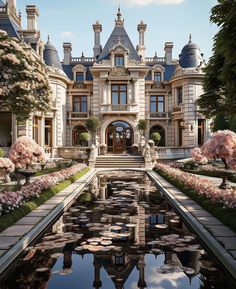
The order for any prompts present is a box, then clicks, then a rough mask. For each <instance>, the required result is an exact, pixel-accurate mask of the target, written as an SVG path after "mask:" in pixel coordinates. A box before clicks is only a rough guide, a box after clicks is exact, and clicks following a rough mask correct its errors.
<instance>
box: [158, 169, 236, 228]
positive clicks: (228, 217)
mask: <svg viewBox="0 0 236 289" xmlns="http://www.w3.org/2000/svg"><path fill="white" fill-rule="evenodd" d="M155 171H156V172H157V173H158V174H159V175H161V176H162V177H163V178H165V179H166V180H167V181H168V182H169V183H171V184H172V185H173V186H175V187H176V188H178V189H179V190H180V191H181V192H183V193H185V194H186V195H187V196H188V197H190V198H191V199H192V200H194V201H195V202H196V203H197V204H199V205H200V206H201V207H203V208H204V209H205V210H206V211H208V212H209V213H211V214H212V215H213V216H215V217H216V218H217V219H218V220H220V221H221V222H222V223H223V224H225V225H226V226H228V227H229V228H230V229H231V230H232V231H234V232H236V222H235V220H236V209H229V208H223V206H222V205H221V204H219V203H218V204H217V203H213V202H212V200H211V199H209V198H207V197H205V196H203V195H199V194H198V192H197V191H196V190H193V189H192V188H190V187H187V186H185V185H184V184H183V183H182V182H180V181H176V180H174V179H173V178H171V177H170V176H169V175H167V174H166V173H164V172H163V171H161V170H155Z"/></svg>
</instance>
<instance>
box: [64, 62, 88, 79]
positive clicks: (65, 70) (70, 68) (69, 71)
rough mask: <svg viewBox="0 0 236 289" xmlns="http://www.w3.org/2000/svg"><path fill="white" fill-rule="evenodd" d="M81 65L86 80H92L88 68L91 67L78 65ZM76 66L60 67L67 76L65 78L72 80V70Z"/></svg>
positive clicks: (84, 64) (85, 64)
mask: <svg viewBox="0 0 236 289" xmlns="http://www.w3.org/2000/svg"><path fill="white" fill-rule="evenodd" d="M80 64H81V65H83V66H84V67H85V68H86V69H87V71H86V80H93V76H92V73H91V71H90V69H89V68H90V67H92V65H90V64H88V63H80ZM76 65H77V64H70V65H65V64H63V65H62V68H63V71H64V72H65V74H66V75H67V77H68V78H69V79H70V80H73V68H74V67H75V66H76Z"/></svg>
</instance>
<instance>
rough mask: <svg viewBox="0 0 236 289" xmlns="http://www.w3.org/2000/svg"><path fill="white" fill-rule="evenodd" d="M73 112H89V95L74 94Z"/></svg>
mask: <svg viewBox="0 0 236 289" xmlns="http://www.w3.org/2000/svg"><path fill="white" fill-rule="evenodd" d="M73 112H87V96H86V95H78V96H73Z"/></svg>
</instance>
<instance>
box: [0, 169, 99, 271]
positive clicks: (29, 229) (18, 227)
mask: <svg viewBox="0 0 236 289" xmlns="http://www.w3.org/2000/svg"><path fill="white" fill-rule="evenodd" d="M95 174H96V170H95V169H91V170H90V171H89V172H88V173H87V174H85V175H84V176H82V177H81V178H80V179H78V180H77V181H75V182H74V183H73V184H71V185H70V186H68V187H67V188H65V189H64V190H63V191H61V192H59V193H58V194H57V195H56V196H54V197H52V198H51V199H49V200H48V201H46V202H45V203H44V204H43V205H41V206H39V207H37V208H36V209H35V210H33V211H32V212H31V213H29V214H28V215H26V216H25V217H23V218H22V219H20V220H19V221H18V222H16V223H15V224H14V225H12V226H10V227H9V228H7V229H6V230H4V231H3V232H1V233H0V256H1V257H0V274H1V273H2V272H3V271H4V270H5V269H6V268H7V267H8V266H9V265H10V264H11V262H12V261H14V259H15V258H16V257H17V256H18V255H19V254H20V253H21V252H22V251H23V250H24V249H25V248H26V247H27V246H29V244H30V243H31V242H32V241H33V240H34V239H35V238H37V236H38V234H39V232H42V231H43V230H44V229H45V228H46V227H47V226H48V225H49V224H50V223H51V222H52V220H54V219H55V218H56V217H57V216H59V215H60V213H61V212H62V211H63V210H65V209H66V208H68V207H69V206H70V205H71V204H72V203H73V202H74V200H75V199H76V198H77V197H78V195H79V194H80V193H81V191H82V190H83V188H84V187H85V186H86V185H87V184H88V183H89V182H90V181H91V179H92V178H93V177H94V175H95Z"/></svg>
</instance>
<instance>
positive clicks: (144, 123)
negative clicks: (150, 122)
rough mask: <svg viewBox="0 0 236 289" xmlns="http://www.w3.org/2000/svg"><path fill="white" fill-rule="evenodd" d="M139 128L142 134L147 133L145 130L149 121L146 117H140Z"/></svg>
mask: <svg viewBox="0 0 236 289" xmlns="http://www.w3.org/2000/svg"><path fill="white" fill-rule="evenodd" d="M137 127H138V130H139V132H140V135H145V131H146V129H147V121H146V120H145V119H140V120H139V121H138V126H137Z"/></svg>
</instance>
